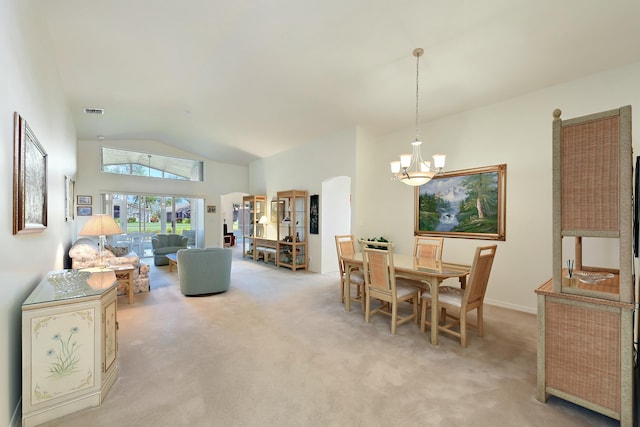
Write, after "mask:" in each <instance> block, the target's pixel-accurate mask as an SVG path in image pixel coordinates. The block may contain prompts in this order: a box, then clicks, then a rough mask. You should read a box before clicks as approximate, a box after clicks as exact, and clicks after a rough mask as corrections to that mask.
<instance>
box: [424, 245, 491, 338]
mask: <svg viewBox="0 0 640 427" xmlns="http://www.w3.org/2000/svg"><path fill="white" fill-rule="evenodd" d="M497 248H498V246H497V245H491V246H481V247H478V248H476V253H475V256H474V258H473V264H472V265H471V272H470V273H469V280H468V281H467V286H466V288H465V289H461V288H456V287H452V286H442V287H440V288H439V295H438V307H440V310H441V315H440V323H441V324H440V325H437V327H438V330H439V331H442V332H444V333H447V334H449V335H453V336H455V337H457V338H459V339H460V345H461V346H462V347H466V346H467V326H474V327H476V328H477V330H478V336H480V337H482V336H484V325H483V319H482V306H483V304H484V295H485V293H486V291H487V284H488V283H489V275H490V274H491V267H492V265H493V259H494V257H495V254H496V249H497ZM431 302H432V301H431V292H424V293H423V294H422V313H421V321H420V330H421V331H422V332H424V331H425V329H426V326H431V327H433V325H431V323H430V322H429V320H428V319H427V310H429V309H430V308H431ZM472 310H476V313H477V323H476V324H475V325H471V324H468V322H467V313H469V312H470V311H472ZM452 311H453V312H454V313H455V314H452ZM447 319H451V321H450V322H448V323H445V322H447ZM458 328H459V330H456V329H458Z"/></svg>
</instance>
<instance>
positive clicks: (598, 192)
mask: <svg viewBox="0 0 640 427" xmlns="http://www.w3.org/2000/svg"><path fill="white" fill-rule="evenodd" d="M619 122H620V120H619V117H617V116H616V117H606V118H602V119H598V120H593V121H590V122H586V123H580V124H576V125H569V126H565V127H563V128H562V229H563V230H571V229H573V230H606V231H615V230H618V229H619V218H620V217H619V212H618V211H619V200H620V194H619V192H620V185H619V184H620V182H619V181H620V176H619V162H620V159H619V139H620V138H619V137H620V126H619Z"/></svg>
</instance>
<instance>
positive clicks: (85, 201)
mask: <svg viewBox="0 0 640 427" xmlns="http://www.w3.org/2000/svg"><path fill="white" fill-rule="evenodd" d="M77 203H78V204H79V205H90V204H91V196H78V201H77Z"/></svg>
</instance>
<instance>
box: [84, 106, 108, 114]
mask: <svg viewBox="0 0 640 427" xmlns="http://www.w3.org/2000/svg"><path fill="white" fill-rule="evenodd" d="M84 113H85V114H104V108H87V107H84Z"/></svg>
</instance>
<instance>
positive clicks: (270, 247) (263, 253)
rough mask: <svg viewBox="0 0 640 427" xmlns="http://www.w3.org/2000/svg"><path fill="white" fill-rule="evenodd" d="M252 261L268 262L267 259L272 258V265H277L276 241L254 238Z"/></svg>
mask: <svg viewBox="0 0 640 427" xmlns="http://www.w3.org/2000/svg"><path fill="white" fill-rule="evenodd" d="M253 248H254V249H253V250H254V255H255V256H254V259H255V260H259V259H260V258H262V259H264V262H269V258H271V257H273V263H274V264H276V265H277V262H276V254H277V253H278V241H277V240H272V239H263V238H260V237H256V238H254V239H253Z"/></svg>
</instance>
